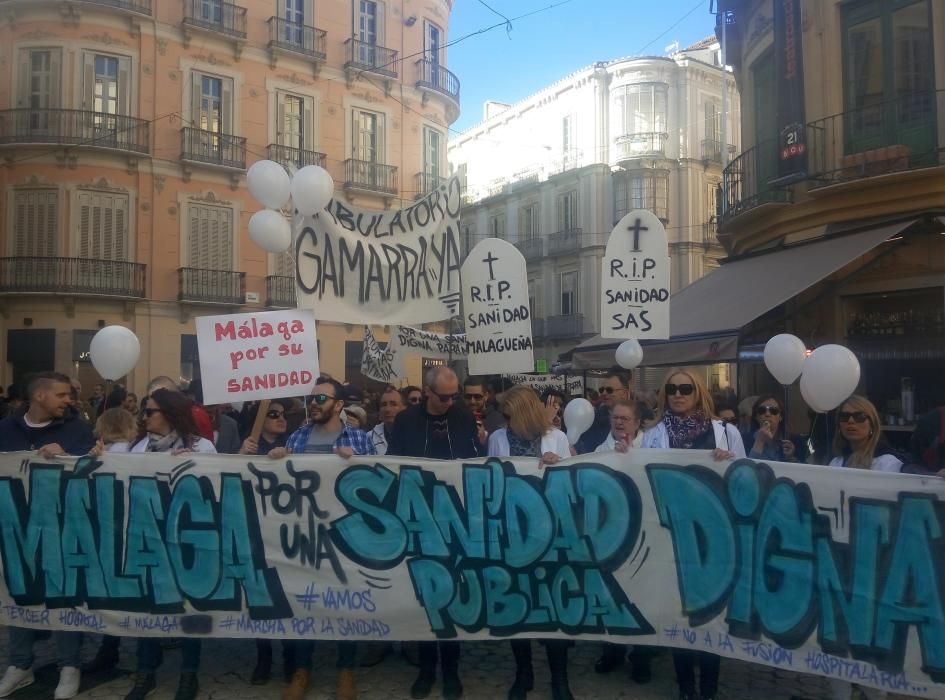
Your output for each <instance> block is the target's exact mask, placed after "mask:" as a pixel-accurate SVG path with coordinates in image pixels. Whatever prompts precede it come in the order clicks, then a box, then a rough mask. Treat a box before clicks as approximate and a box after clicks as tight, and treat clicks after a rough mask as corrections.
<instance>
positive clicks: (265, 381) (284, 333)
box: [196, 309, 318, 404]
mask: <svg viewBox="0 0 945 700" xmlns="http://www.w3.org/2000/svg"><path fill="white" fill-rule="evenodd" d="M196 321H197V349H198V352H199V354H200V374H201V378H202V380H203V395H204V401H205V402H206V403H207V404H217V403H230V402H232V401H251V400H255V399H275V398H279V397H283V396H301V395H304V394H309V393H311V391H312V388H313V387H314V386H315V380H316V379H318V350H317V344H316V340H315V319H314V317H313V316H312V312H311V311H305V310H302V309H288V310H286V311H261V312H259V313H249V314H228V315H225V316H201V317H200V318H198V319H197V320H196Z"/></svg>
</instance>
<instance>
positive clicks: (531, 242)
mask: <svg viewBox="0 0 945 700" xmlns="http://www.w3.org/2000/svg"><path fill="white" fill-rule="evenodd" d="M544 242H545V241H544V240H543V239H541V238H538V237H537V236H536V237H535V238H526V239H524V240H520V241H517V242H516V243H515V247H516V248H518V249H519V252H520V253H521V254H522V256H523V257H524V258H525V259H526V260H536V259H538V258H540V257H541V256H542V255H543V254H544V250H545V248H544Z"/></svg>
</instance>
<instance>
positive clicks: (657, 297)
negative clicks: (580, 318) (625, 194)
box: [600, 209, 669, 340]
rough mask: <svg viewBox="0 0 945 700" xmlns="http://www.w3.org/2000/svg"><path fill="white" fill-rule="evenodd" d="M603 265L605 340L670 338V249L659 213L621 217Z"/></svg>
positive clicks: (601, 310)
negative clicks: (657, 215)
mask: <svg viewBox="0 0 945 700" xmlns="http://www.w3.org/2000/svg"><path fill="white" fill-rule="evenodd" d="M601 265H602V266H601V299H600V329H601V330H600V334H601V337H602V338H636V339H637V340H665V339H667V338H669V245H668V243H667V242H666V229H665V228H664V227H663V223H662V222H661V221H660V220H659V219H658V218H656V215H655V214H653V213H652V212H650V211H646V210H643V209H638V210H635V211H632V212H630V213H629V214H627V215H626V216H625V217H623V218H622V219H621V220H620V222H619V223H618V224H617V225H616V226H615V227H614V230H613V231H611V233H610V239H609V240H608V242H607V251H606V252H605V253H604V260H603V263H602V264H601Z"/></svg>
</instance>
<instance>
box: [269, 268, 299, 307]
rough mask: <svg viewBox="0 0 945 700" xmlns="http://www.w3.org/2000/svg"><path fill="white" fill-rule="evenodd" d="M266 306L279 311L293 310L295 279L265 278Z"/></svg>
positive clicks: (273, 276)
mask: <svg viewBox="0 0 945 700" xmlns="http://www.w3.org/2000/svg"><path fill="white" fill-rule="evenodd" d="M266 306H272V307H275V308H279V309H294V308H295V306H296V300H295V278H294V277H283V276H282V275H270V276H269V277H267V278H266Z"/></svg>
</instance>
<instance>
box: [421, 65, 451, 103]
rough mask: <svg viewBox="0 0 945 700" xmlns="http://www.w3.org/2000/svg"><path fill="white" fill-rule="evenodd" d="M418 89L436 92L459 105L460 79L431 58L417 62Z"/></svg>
mask: <svg viewBox="0 0 945 700" xmlns="http://www.w3.org/2000/svg"><path fill="white" fill-rule="evenodd" d="M417 87H418V88H427V89H429V90H435V91H436V92H439V93H441V94H443V95H446V96H447V97H449V98H450V99H451V100H453V102H455V103H456V104H459V78H457V77H456V75H455V74H453V73H452V72H451V71H449V70H447V68H446V66H441V65H440V63H439V62H438V61H432V60H430V59H429V58H421V59H420V60H419V61H417Z"/></svg>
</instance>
